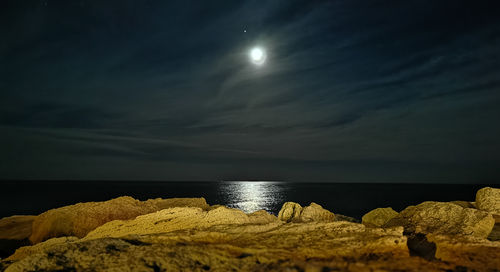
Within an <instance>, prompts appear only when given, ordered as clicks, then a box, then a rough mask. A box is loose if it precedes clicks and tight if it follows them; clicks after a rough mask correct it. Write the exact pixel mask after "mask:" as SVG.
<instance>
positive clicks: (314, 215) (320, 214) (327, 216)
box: [299, 202, 335, 222]
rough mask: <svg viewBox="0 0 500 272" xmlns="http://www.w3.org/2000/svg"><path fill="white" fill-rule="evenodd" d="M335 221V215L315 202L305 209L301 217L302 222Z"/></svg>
mask: <svg viewBox="0 0 500 272" xmlns="http://www.w3.org/2000/svg"><path fill="white" fill-rule="evenodd" d="M334 220H335V214H333V213H332V212H330V211H328V210H326V209H323V207H321V205H318V204H316V203H314V202H313V203H311V204H310V205H309V206H306V207H304V208H303V209H302V211H301V212H300V216H299V221H300V222H332V221H334Z"/></svg>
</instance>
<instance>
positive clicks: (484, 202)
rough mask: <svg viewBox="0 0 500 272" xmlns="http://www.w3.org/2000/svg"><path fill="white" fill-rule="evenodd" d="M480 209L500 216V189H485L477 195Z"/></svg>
mask: <svg viewBox="0 0 500 272" xmlns="http://www.w3.org/2000/svg"><path fill="white" fill-rule="evenodd" d="M476 206H477V208H478V209H480V210H483V211H487V212H491V213H495V214H499V215H500V189H498V188H491V187H485V188H482V189H480V190H478V191H477V193H476Z"/></svg>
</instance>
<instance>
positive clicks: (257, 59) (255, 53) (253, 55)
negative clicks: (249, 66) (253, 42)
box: [250, 47, 267, 65]
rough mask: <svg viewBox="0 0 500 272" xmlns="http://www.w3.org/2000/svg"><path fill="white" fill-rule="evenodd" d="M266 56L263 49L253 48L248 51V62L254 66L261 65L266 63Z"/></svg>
mask: <svg viewBox="0 0 500 272" xmlns="http://www.w3.org/2000/svg"><path fill="white" fill-rule="evenodd" d="M266 58H267V54H266V51H264V49H262V48H260V47H255V48H252V50H250V60H251V61H252V63H253V64H255V65H262V64H264V62H266Z"/></svg>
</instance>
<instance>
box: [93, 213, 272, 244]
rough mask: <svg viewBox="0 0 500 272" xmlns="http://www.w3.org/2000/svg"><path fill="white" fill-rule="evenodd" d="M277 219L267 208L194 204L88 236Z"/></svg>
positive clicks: (105, 227) (107, 226) (117, 223)
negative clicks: (245, 209)
mask: <svg viewBox="0 0 500 272" xmlns="http://www.w3.org/2000/svg"><path fill="white" fill-rule="evenodd" d="M275 221H277V220H276V217H274V216H272V215H269V214H268V213H267V212H265V211H264V212H262V211H259V212H255V213H253V214H250V215H247V214H245V213H244V212H242V211H241V210H237V209H231V208H227V207H224V206H222V207H218V208H216V209H213V210H209V211H204V210H202V209H200V208H192V207H176V208H170V209H164V210H161V211H158V212H155V213H150V214H146V215H142V216H138V217H137V218H135V219H132V220H128V221H122V220H115V221H112V222H109V223H106V224H104V225H102V226H100V227H98V228H96V229H95V230H93V231H91V232H90V233H89V234H88V235H87V236H86V237H85V238H84V239H87V240H89V239H96V238H104V237H123V236H127V235H131V234H136V235H144V234H152V233H166V232H172V231H178V230H187V229H202V228H208V227H211V226H215V225H244V224H265V223H272V222H275Z"/></svg>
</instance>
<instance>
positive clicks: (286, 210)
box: [278, 202, 302, 222]
mask: <svg viewBox="0 0 500 272" xmlns="http://www.w3.org/2000/svg"><path fill="white" fill-rule="evenodd" d="M301 212H302V206H300V204H298V203H295V202H285V203H284V204H283V206H282V207H281V210H280V211H279V213H278V219H279V220H281V221H285V222H291V221H292V220H293V219H294V218H298V217H299V216H300V213H301Z"/></svg>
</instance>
